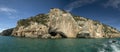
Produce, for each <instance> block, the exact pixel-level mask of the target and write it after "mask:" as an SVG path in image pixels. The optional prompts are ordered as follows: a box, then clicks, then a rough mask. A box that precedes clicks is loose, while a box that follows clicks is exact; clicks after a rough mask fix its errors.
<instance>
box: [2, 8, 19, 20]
mask: <svg viewBox="0 0 120 52" xmlns="http://www.w3.org/2000/svg"><path fill="white" fill-rule="evenodd" d="M0 13H1V14H4V15H6V16H7V17H8V18H9V19H15V18H17V17H18V16H17V14H18V11H17V10H16V9H13V8H9V7H5V6H0Z"/></svg>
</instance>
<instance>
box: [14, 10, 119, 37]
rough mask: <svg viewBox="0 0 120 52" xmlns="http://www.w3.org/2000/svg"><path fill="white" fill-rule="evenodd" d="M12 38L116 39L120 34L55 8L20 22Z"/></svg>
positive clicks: (95, 22) (106, 26) (98, 23)
mask: <svg viewBox="0 0 120 52" xmlns="http://www.w3.org/2000/svg"><path fill="white" fill-rule="evenodd" d="M12 36H19V37H31V38H115V37H120V32H119V31H118V30H116V29H115V28H113V27H110V26H108V25H105V24H102V23H100V22H98V21H94V20H90V19H87V18H84V17H79V16H73V15H71V14H70V13H69V12H66V11H63V10H60V9H58V8H53V9H51V10H50V12H49V13H48V14H39V15H37V16H34V17H30V18H28V19H21V20H19V21H18V23H17V26H16V28H14V30H13V32H12Z"/></svg>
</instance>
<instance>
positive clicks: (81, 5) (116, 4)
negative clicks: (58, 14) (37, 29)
mask: <svg viewBox="0 0 120 52" xmlns="http://www.w3.org/2000/svg"><path fill="white" fill-rule="evenodd" d="M51 8H60V9H64V10H66V11H68V12H70V13H72V14H74V15H78V16H83V17H86V18H90V19H93V20H98V21H100V22H102V23H104V24H107V25H109V26H112V27H115V28H117V29H118V30H120V0H0V31H2V30H4V29H8V28H13V27H15V26H16V24H17V21H18V20H20V19H26V18H29V17H31V16H35V15H37V14H42V13H48V12H49V10H50V9H51Z"/></svg>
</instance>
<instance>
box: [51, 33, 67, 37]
mask: <svg viewBox="0 0 120 52" xmlns="http://www.w3.org/2000/svg"><path fill="white" fill-rule="evenodd" d="M49 34H50V35H51V36H56V35H57V34H60V36H61V37H62V38H67V36H65V34H64V33H63V32H50V33H49Z"/></svg>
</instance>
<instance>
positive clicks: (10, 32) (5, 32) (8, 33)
mask: <svg viewBox="0 0 120 52" xmlns="http://www.w3.org/2000/svg"><path fill="white" fill-rule="evenodd" d="M13 29H14V28H10V29H6V30H3V31H2V32H1V33H0V35H2V36H10V35H11V34H12V31H13Z"/></svg>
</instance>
